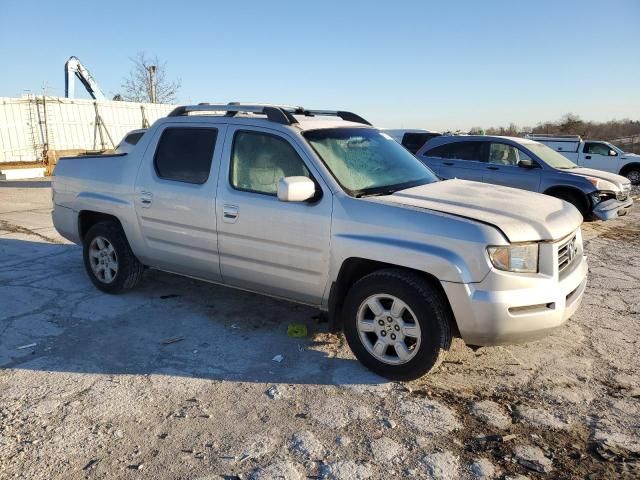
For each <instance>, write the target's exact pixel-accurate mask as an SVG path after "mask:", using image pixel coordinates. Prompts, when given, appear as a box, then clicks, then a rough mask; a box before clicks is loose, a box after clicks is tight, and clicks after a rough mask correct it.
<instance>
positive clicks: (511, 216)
mask: <svg viewBox="0 0 640 480" xmlns="http://www.w3.org/2000/svg"><path fill="white" fill-rule="evenodd" d="M368 200H373V201H378V202H382V203H388V204H395V205H398V206H402V207H407V208H419V209H425V210H433V211H437V212H442V213H446V214H450V215H455V216H458V217H464V218H468V219H471V220H475V221H478V222H482V223H486V224H489V225H493V226H494V227H496V228H497V229H499V230H500V231H502V233H503V234H504V235H505V237H507V239H508V240H509V241H510V242H512V243H515V242H530V241H539V240H558V239H561V238H564V237H566V236H567V235H569V234H570V233H571V232H573V231H575V230H576V229H577V228H578V227H579V226H580V224H581V223H582V215H580V212H578V210H577V209H576V208H575V207H573V205H570V204H569V203H567V202H564V201H562V200H559V199H557V198H553V197H549V196H547V195H541V194H539V193H532V192H527V191H525V190H518V189H516V188H509V187H501V186H497V185H489V184H486V183H479V182H471V181H468V180H457V179H454V180H446V181H442V182H435V183H430V184H427V185H420V186H419V187H413V188H408V189H406V190H401V191H398V192H395V193H393V194H392V195H385V196H380V197H370V198H369V199H368Z"/></svg>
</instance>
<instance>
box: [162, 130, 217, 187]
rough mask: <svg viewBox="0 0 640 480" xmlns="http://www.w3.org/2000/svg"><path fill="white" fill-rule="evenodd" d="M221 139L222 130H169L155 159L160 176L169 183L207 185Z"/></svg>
mask: <svg viewBox="0 0 640 480" xmlns="http://www.w3.org/2000/svg"><path fill="white" fill-rule="evenodd" d="M217 136H218V130H216V129H214V128H183V127H175V128H167V129H166V130H165V131H164V132H162V136H161V137H160V141H159V142H158V148H157V149H156V154H155V157H154V166H155V169H156V173H157V174H158V176H159V177H160V178H164V179H166V180H174V181H176V182H185V183H195V184H203V183H205V182H206V181H207V179H208V178H209V172H210V171H211V160H212V159H213V150H214V148H215V146H216V138H217Z"/></svg>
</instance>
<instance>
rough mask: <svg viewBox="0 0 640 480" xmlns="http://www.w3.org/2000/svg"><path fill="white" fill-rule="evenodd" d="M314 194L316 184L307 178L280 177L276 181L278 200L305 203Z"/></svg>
mask: <svg viewBox="0 0 640 480" xmlns="http://www.w3.org/2000/svg"><path fill="white" fill-rule="evenodd" d="M315 194H316V184H315V183H313V180H311V179H310V178H308V177H282V178H281V179H280V180H278V200H280V201H281V202H306V201H307V200H310V199H311V198H313V196H314V195H315Z"/></svg>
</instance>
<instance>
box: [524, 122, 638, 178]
mask: <svg viewBox="0 0 640 480" xmlns="http://www.w3.org/2000/svg"><path fill="white" fill-rule="evenodd" d="M527 138H530V139H531V140H535V141H536V142H540V143H544V144H545V145H547V146H548V147H550V148H552V149H553V150H555V151H556V152H558V153H561V154H562V155H564V156H565V157H567V158H568V159H569V160H572V161H573V162H575V163H576V164H578V165H580V166H581V167H587V168H595V169H596V170H604V171H605V172H611V173H617V174H619V175H623V176H625V177H627V178H628V179H629V180H631V183H632V184H633V185H640V155H637V154H635V153H627V152H624V151H622V150H621V149H620V148H618V147H616V146H615V145H612V144H611V143H609V142H605V141H603V140H586V141H585V140H582V138H581V137H580V136H579V135H544V134H529V135H527Z"/></svg>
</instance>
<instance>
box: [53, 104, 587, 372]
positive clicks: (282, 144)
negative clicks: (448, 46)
mask: <svg viewBox="0 0 640 480" xmlns="http://www.w3.org/2000/svg"><path fill="white" fill-rule="evenodd" d="M53 201H54V209H53V221H54V224H55V227H56V229H57V230H58V231H59V232H60V234H61V235H63V236H64V237H66V238H67V239H69V240H70V241H72V242H75V243H77V244H81V245H83V247H84V250H83V252H84V263H85V266H86V270H87V272H88V275H89V277H90V278H91V280H92V281H93V283H94V284H95V285H96V287H98V288H99V289H101V290H103V291H105V292H109V293H115V292H120V291H123V290H126V289H129V288H132V287H134V286H135V285H136V284H137V283H138V282H139V281H140V279H141V277H142V274H143V270H144V268H145V267H150V268H153V269H158V270H164V271H167V272H173V273H177V274H180V275H186V276H189V277H194V278H198V279H202V280H205V281H209V282H214V283H219V284H223V285H228V286H232V287H237V288H241V289H245V290H249V291H254V292H259V293H261V294H266V295H271V296H275V297H279V298H283V299H287V300H290V301H294V302H300V303H304V304H308V305H312V306H315V307H318V308H320V309H322V310H324V311H327V312H328V316H329V319H330V321H331V323H332V325H333V326H334V327H336V328H338V327H341V328H343V329H344V332H345V335H346V338H347V341H348V342H349V345H350V347H351V349H352V351H353V352H354V354H355V355H356V357H357V358H358V359H359V360H360V361H361V362H362V363H364V364H365V365H366V366H367V367H369V368H370V369H371V370H373V371H375V372H377V373H379V374H381V375H384V376H387V377H389V378H394V379H412V378H416V377H418V376H420V375H423V374H425V373H426V372H428V371H429V370H431V369H432V368H433V367H434V366H436V365H437V364H438V363H439V361H440V360H441V359H442V357H443V356H444V354H445V353H446V351H447V350H448V349H449V346H450V344H451V339H452V336H453V335H459V336H461V337H462V339H463V340H464V341H465V342H466V343H467V344H470V345H497V344H505V343H513V342H523V341H529V340H534V339H537V338H540V337H541V336H544V335H547V334H548V333H549V332H551V331H552V330H554V329H555V328H557V327H559V326H561V325H562V324H563V323H564V322H565V321H566V320H567V319H568V318H569V317H570V316H571V315H572V314H573V313H574V312H575V311H576V309H577V308H578V306H579V304H580V301H581V298H582V295H583V292H584V290H585V285H586V277H587V263H586V258H585V256H584V255H583V248H582V237H581V232H580V224H581V222H582V217H581V216H580V213H578V211H577V210H576V209H575V208H574V207H573V206H571V205H570V204H569V203H567V202H564V201H562V200H559V199H556V198H552V197H548V196H544V195H539V194H537V193H531V192H525V191H522V190H516V189H512V188H507V187H499V186H492V185H486V184H482V183H475V182H470V181H464V180H448V181H438V179H437V178H436V176H435V175H434V174H433V172H432V171H431V170H429V168H427V167H426V166H424V165H423V164H422V163H421V162H419V161H418V160H417V159H416V158H415V157H413V156H412V155H411V154H410V153H409V152H408V151H407V150H405V149H404V148H403V147H401V146H400V145H398V144H397V143H396V142H395V141H393V139H392V138H391V137H390V136H388V135H387V134H385V133H383V132H381V131H379V130H377V129H375V128H373V127H371V126H370V124H369V123H368V122H367V121H366V120H364V119H362V118H361V117H359V116H358V115H355V114H353V113H350V112H343V111H337V112H329V111H314V110H305V109H303V108H301V107H286V106H274V105H244V104H229V105H207V104H204V105H196V106H185V107H178V108H177V109H176V110H174V111H173V112H172V113H171V114H170V115H169V116H168V117H166V118H163V119H160V120H158V121H157V122H156V123H155V124H154V125H153V126H152V127H151V128H150V129H149V130H148V131H147V132H146V133H144V135H143V136H142V138H141V139H140V140H139V142H138V143H137V145H136V146H135V147H134V148H133V150H132V151H131V152H130V153H127V154H120V155H106V156H89V157H76V158H63V159H61V160H60V161H59V163H58V165H57V166H56V169H55V173H54V177H53Z"/></svg>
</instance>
